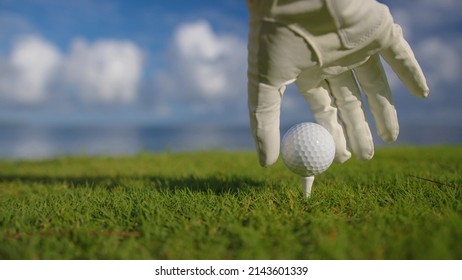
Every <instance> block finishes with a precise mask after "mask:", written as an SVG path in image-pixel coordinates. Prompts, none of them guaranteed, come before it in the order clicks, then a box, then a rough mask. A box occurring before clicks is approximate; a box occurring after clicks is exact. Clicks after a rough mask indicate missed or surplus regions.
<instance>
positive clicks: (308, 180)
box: [300, 176, 314, 198]
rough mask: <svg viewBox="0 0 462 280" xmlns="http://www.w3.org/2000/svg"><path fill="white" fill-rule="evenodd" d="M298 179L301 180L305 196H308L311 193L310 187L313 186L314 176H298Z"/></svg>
mask: <svg viewBox="0 0 462 280" xmlns="http://www.w3.org/2000/svg"><path fill="white" fill-rule="evenodd" d="M300 179H301V182H302V188H303V191H304V192H305V197H307V198H308V197H310V195H311V187H312V186H313V182H314V176H309V177H300Z"/></svg>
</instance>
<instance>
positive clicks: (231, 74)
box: [154, 20, 247, 110]
mask: <svg viewBox="0 0 462 280" xmlns="http://www.w3.org/2000/svg"><path fill="white" fill-rule="evenodd" d="M246 57H247V48H246V42H245V41H244V40H241V39H239V38H238V37H237V36H232V35H221V34H217V33H215V32H214V31H213V30H212V28H211V26H210V24H209V23H208V22H207V21H202V20H201V21H196V22H191V23H185V24H182V25H180V26H178V28H177V29H176V30H175V32H174V34H173V36H172V41H171V42H170V48H169V50H168V51H167V53H166V61H167V63H166V67H165V68H164V69H161V70H160V71H158V72H156V73H155V76H154V80H155V83H156V87H157V91H158V92H159V94H163V95H165V96H164V97H163V100H164V102H175V101H180V102H188V103H190V104H191V106H200V104H203V105H204V106H207V107H208V109H211V110H213V107H215V108H218V107H224V106H228V107H229V108H231V107H233V106H235V105H236V103H238V104H239V105H242V106H245V104H242V102H243V100H246V73H247V72H246V71H247V64H246ZM211 105H212V108H211V107H210V106H211Z"/></svg>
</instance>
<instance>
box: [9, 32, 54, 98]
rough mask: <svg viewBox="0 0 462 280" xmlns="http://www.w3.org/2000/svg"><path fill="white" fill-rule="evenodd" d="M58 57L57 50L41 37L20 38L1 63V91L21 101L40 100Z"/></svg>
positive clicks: (45, 91)
mask: <svg viewBox="0 0 462 280" xmlns="http://www.w3.org/2000/svg"><path fill="white" fill-rule="evenodd" d="M60 60H61V55H60V53H59V51H58V50H57V49H56V48H55V47H54V46H53V45H52V44H50V43H49V42H46V41H45V40H43V39H42V38H40V37H38V36H34V35H31V36H26V37H22V38H20V39H19V40H17V41H16V43H15V44H14V46H13V51H12V53H11V54H10V56H9V57H8V58H7V59H4V60H3V62H2V63H1V65H0V69H1V75H0V95H1V96H2V97H3V98H4V99H7V100H10V101H13V102H16V103H22V104H24V103H25V104H31V103H37V102H41V101H43V100H44V99H45V98H46V95H47V91H48V89H49V85H50V83H51V80H52V78H53V76H54V74H55V72H56V70H57V67H58V66H59V63H60Z"/></svg>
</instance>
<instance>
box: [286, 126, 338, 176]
mask: <svg viewBox="0 0 462 280" xmlns="http://www.w3.org/2000/svg"><path fill="white" fill-rule="evenodd" d="M281 154H282V159H283V161H284V163H285V165H286V166H287V168H289V170H290V171H292V172H294V173H296V174H298V175H300V176H302V177H308V176H314V175H318V174H320V173H322V172H324V171H326V170H327V168H329V166H330V165H331V164H332V161H333V160H334V156H335V143H334V139H333V138H332V135H331V134H330V133H329V131H327V130H326V129H325V128H324V127H322V126H320V125H319V124H315V123H309V122H306V123H299V124H296V125H294V126H293V127H291V128H290V129H289V130H288V131H287V132H286V134H285V135H284V137H283V139H282V144H281Z"/></svg>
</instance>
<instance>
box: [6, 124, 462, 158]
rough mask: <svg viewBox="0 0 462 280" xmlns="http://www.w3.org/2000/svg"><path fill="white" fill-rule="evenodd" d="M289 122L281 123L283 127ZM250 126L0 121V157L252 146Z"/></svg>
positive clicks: (417, 136) (412, 135)
mask: <svg viewBox="0 0 462 280" xmlns="http://www.w3.org/2000/svg"><path fill="white" fill-rule="evenodd" d="M288 128H289V127H288V126H287V127H282V128H281V131H282V133H283V132H285V131H286V130H287V129H288ZM374 141H375V144H376V146H385V145H386V146H391V145H420V146H431V145H457V144H462V125H444V126H428V125H412V126H411V125H407V126H403V125H402V126H401V132H400V136H399V138H398V141H397V142H395V143H393V144H387V143H384V142H382V141H381V140H380V139H378V138H377V137H375V139H374ZM254 147H255V145H254V142H253V139H252V136H251V134H250V130H249V128H248V126H245V125H243V126H218V125H216V126H205V125H204V126H172V127H167V126H165V127H164V126H116V125H107V126H103V125H94V126H89V125H85V126H78V125H74V126H63V125H25V124H23V125H5V124H4V125H0V158H1V159H26V160H36V159H48V158H53V157H57V156H65V155H135V154H138V153H143V152H149V153H156V152H181V151H198V150H210V149H213V150H231V151H232V150H253V149H254Z"/></svg>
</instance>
